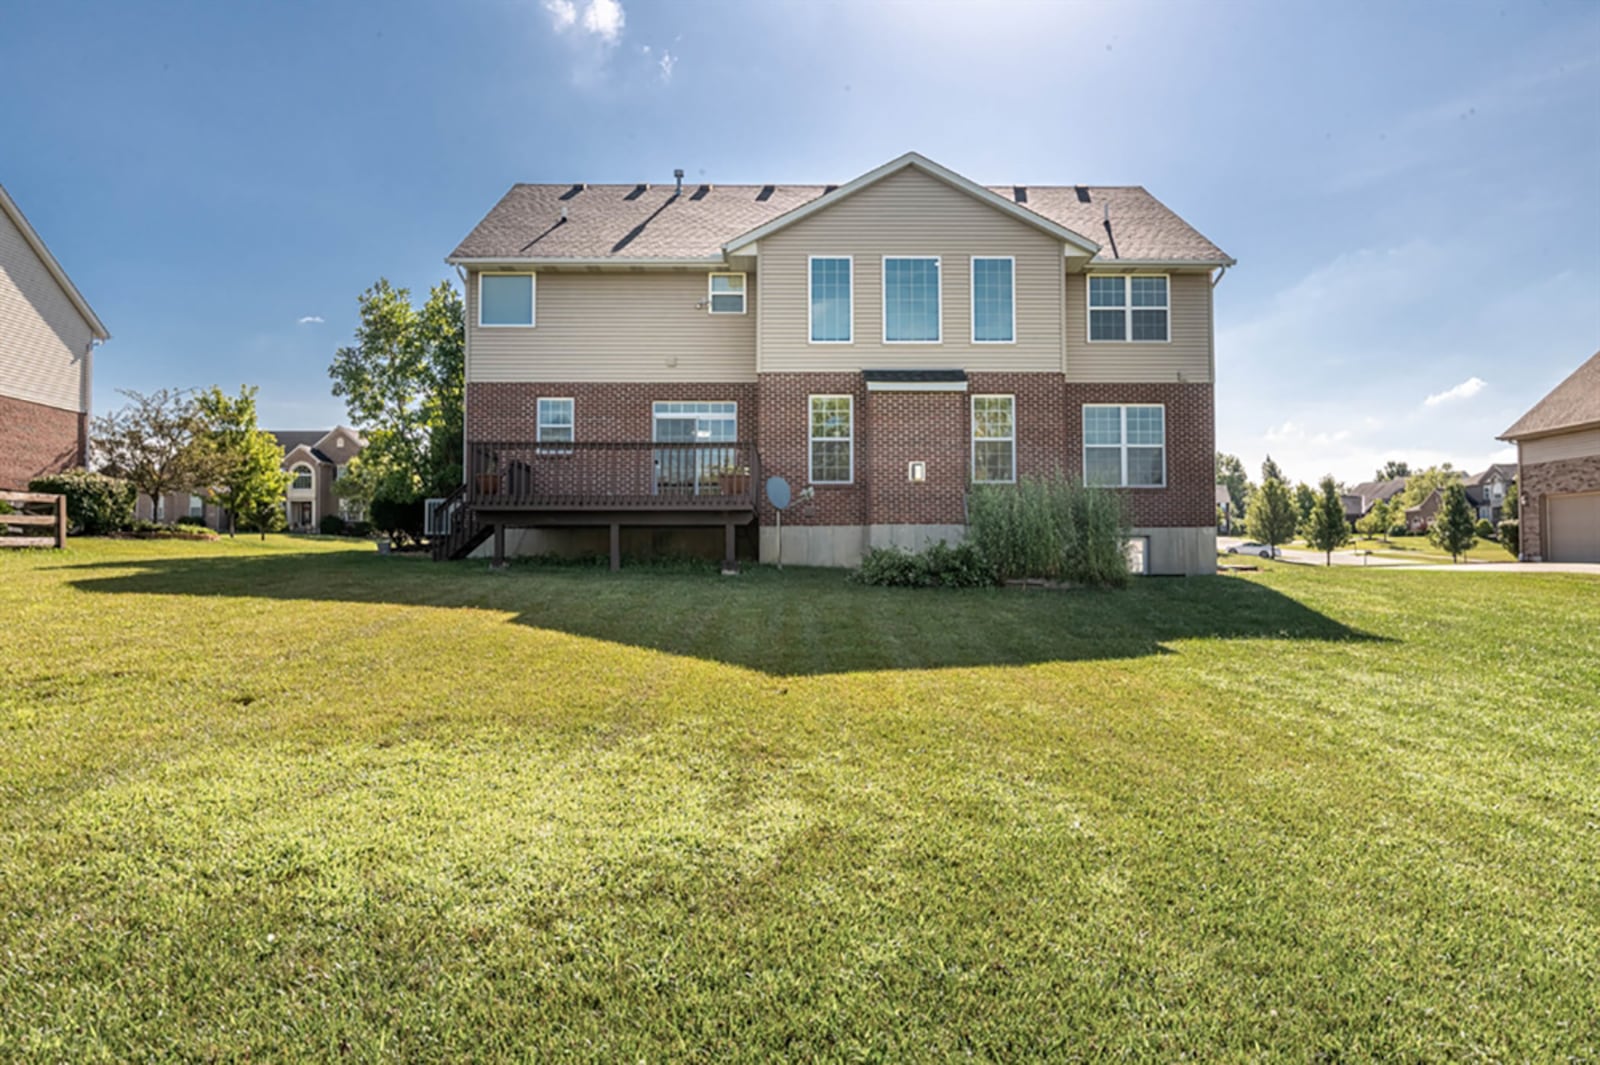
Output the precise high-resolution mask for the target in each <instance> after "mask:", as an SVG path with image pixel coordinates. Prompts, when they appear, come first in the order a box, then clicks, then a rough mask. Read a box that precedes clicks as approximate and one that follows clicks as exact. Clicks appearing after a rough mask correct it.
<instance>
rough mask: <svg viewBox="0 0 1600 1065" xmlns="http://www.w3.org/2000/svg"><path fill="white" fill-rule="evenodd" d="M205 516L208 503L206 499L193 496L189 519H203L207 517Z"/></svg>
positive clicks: (190, 498)
mask: <svg viewBox="0 0 1600 1065" xmlns="http://www.w3.org/2000/svg"><path fill="white" fill-rule="evenodd" d="M205 514H206V501H205V500H204V499H201V498H200V497H199V496H196V495H191V496H190V497H189V517H191V518H203V517H205Z"/></svg>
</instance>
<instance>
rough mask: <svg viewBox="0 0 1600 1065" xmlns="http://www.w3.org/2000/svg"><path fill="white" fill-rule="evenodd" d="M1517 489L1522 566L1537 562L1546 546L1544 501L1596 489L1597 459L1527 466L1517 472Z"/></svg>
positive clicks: (1598, 485) (1599, 468)
mask: <svg viewBox="0 0 1600 1065" xmlns="http://www.w3.org/2000/svg"><path fill="white" fill-rule="evenodd" d="M1517 489H1518V492H1519V493H1520V498H1519V499H1518V500H1517V518H1518V522H1517V524H1518V526H1519V528H1518V530H1517V531H1518V539H1517V547H1518V549H1519V551H1520V552H1521V556H1520V557H1521V559H1522V561H1524V562H1541V561H1543V560H1544V556H1545V553H1546V551H1547V550H1548V548H1549V546H1550V545H1549V544H1547V543H1545V541H1544V521H1543V519H1544V509H1545V506H1546V503H1545V497H1547V496H1552V495H1564V494H1566V493H1568V492H1593V491H1595V490H1597V489H1600V455H1589V456H1586V457H1584V458H1576V459H1558V460H1556V461H1554V462H1535V463H1529V464H1527V465H1525V466H1522V467H1521V468H1520V469H1519V470H1518V471H1517Z"/></svg>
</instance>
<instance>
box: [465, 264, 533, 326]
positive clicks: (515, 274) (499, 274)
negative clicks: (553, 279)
mask: <svg viewBox="0 0 1600 1065" xmlns="http://www.w3.org/2000/svg"><path fill="white" fill-rule="evenodd" d="M486 277H525V278H527V279H528V320H527V322H525V323H506V322H501V323H498V324H495V323H491V322H485V321H484V320H483V279H484V278H486ZM538 322H539V275H538V274H535V273H533V272H532V271H531V270H524V271H510V270H505V271H502V270H494V271H490V272H489V273H483V274H479V275H478V328H479V329H532V328H533V327H534V326H535V325H537V324H538Z"/></svg>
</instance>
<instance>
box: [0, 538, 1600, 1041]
mask: <svg viewBox="0 0 1600 1065" xmlns="http://www.w3.org/2000/svg"><path fill="white" fill-rule="evenodd" d="M0 617H3V618H4V619H5V637H4V642H3V644H0V1058H10V1059H31V1060H52V1059H54V1060H67V1061H85V1060H96V1059H107V1060H110V1059H117V1060H126V1059H148V1058H186V1059H208V1058H225V1059H230V1060H237V1059H242V1058H251V1059H270V1060H279V1059H313V1060H325V1059H335V1058H342V1057H343V1058H350V1059H354V1060H403V1061H425V1060H434V1061H460V1060H470V1059H480V1060H492V1059H515V1060H529V1061H542V1060H564V1059H593V1060H629V1061H638V1060H649V1061H660V1060H701V1061H730V1060H751V1061H757V1060H776V1059H789V1060H851V1061H857V1060H882V1059H901V1060H903V1059H942V1058H954V1057H962V1058H967V1057H970V1058H975V1059H982V1060H1003V1061H1015V1060H1022V1059H1031V1058H1054V1059H1064V1060H1073V1059H1079V1058H1101V1057H1110V1058H1134V1059H1156V1060H1173V1059H1178V1058H1182V1057H1188V1058H1199V1059H1204V1060H1230V1059H1232V1060H1265V1059H1272V1060H1278V1059H1290V1060H1312V1059H1321V1060H1362V1059H1386V1060H1387V1059H1399V1060H1441V1061H1443V1060H1452V1061H1455V1060H1471V1059H1488V1060H1593V1059H1594V1058H1595V1057H1596V1056H1597V1055H1600V1034H1597V1025H1600V1021H1597V1019H1596V1018H1597V1012H1600V990H1597V988H1600V694H1597V692H1600V581H1597V580H1595V579H1592V578H1586V577H1581V576H1573V575H1562V574H1538V575H1535V574H1479V575H1476V576H1474V577H1473V578H1472V579H1463V578H1461V577H1459V576H1457V575H1455V574H1451V573H1415V572H1411V573H1408V572H1391V571H1376V570H1368V571H1363V570H1349V569H1338V568H1335V569H1332V570H1325V569H1320V568H1311V567H1287V566H1284V567H1270V568H1268V569H1267V570H1264V571H1263V572H1261V573H1259V574H1250V575H1242V576H1222V577H1216V578H1205V579H1193V580H1155V579H1152V580H1145V581H1140V582H1138V583H1136V585H1135V586H1134V587H1133V588H1132V589H1131V590H1129V591H1126V592H1122V593H1095V592H1071V593H1055V592H1027V593H1022V592H1016V591H999V590H996V591H984V592H934V591H900V590H887V589H868V588H858V587H854V586H851V585H847V584H846V583H845V582H844V580H843V577H842V574H840V573H838V572H827V571H805V570H795V569H791V570H789V571H788V572H785V573H776V572H772V571H769V570H758V571H755V572H749V573H746V574H745V575H743V576H740V577H738V578H727V579H725V578H721V577H718V576H716V575H715V574H714V573H694V572H679V573H663V572H652V571H648V570H645V569H642V568H641V569H636V570H632V571H624V572H623V573H621V574H619V575H611V574H608V573H605V572H603V571H588V570H574V569H563V570H541V569H537V568H532V567H522V568H514V569H513V570H512V571H510V572H508V573H499V574H494V573H490V572H488V571H487V568H486V567H485V566H484V565H483V564H482V563H475V562H474V563H461V564H450V565H434V564H431V563H427V562H422V561H412V560H403V559H385V558H380V557H378V556H377V555H376V553H375V552H372V550H371V548H370V546H366V547H365V548H364V549H363V550H355V549H352V548H350V547H347V546H340V545H326V544H318V543H312V542H308V541H303V540H302V541H294V540H288V539H282V538H274V539H271V540H269V541H267V543H266V544H265V545H263V544H261V543H260V542H259V541H256V540H248V539H243V538H241V539H240V540H239V541H237V542H227V541H223V542H220V543H216V544H190V543H162V544H148V543H136V542H135V543H129V542H89V541H82V542H74V543H73V544H72V545H71V546H70V548H69V549H68V550H67V551H66V552H63V553H59V554H58V553H47V552H40V553H26V554H24V553H0Z"/></svg>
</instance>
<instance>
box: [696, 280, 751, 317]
mask: <svg viewBox="0 0 1600 1065" xmlns="http://www.w3.org/2000/svg"><path fill="white" fill-rule="evenodd" d="M718 277H737V278H738V279H739V292H738V296H739V309H738V310H736V311H719V310H717V309H716V303H715V301H714V299H713V297H715V296H732V295H734V293H732V292H716V291H714V290H713V288H712V284H713V279H714V278H718ZM749 310H750V278H749V276H748V275H746V274H745V273H744V272H743V271H739V270H714V271H712V272H711V273H709V274H707V275H706V313H707V314H719V315H720V314H726V315H740V314H744V313H746V312H748V311H749Z"/></svg>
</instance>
